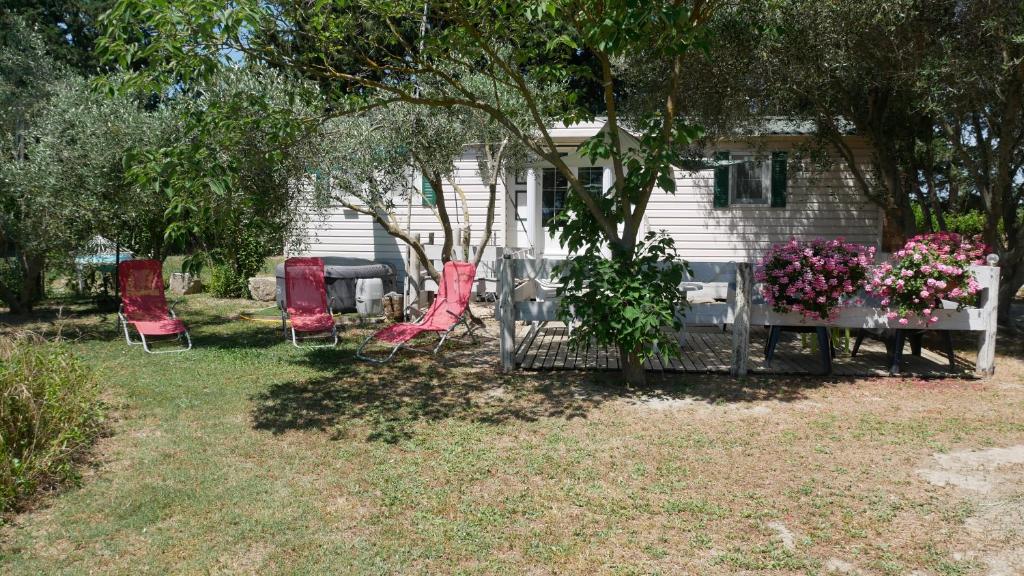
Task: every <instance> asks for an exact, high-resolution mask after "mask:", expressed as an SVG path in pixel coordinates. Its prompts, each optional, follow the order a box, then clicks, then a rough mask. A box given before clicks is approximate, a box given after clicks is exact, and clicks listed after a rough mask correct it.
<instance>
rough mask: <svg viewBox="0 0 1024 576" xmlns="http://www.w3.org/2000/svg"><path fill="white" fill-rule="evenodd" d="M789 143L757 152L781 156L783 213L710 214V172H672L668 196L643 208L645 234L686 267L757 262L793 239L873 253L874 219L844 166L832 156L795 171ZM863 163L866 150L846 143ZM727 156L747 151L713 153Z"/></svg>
mask: <svg viewBox="0 0 1024 576" xmlns="http://www.w3.org/2000/svg"><path fill="white" fill-rule="evenodd" d="M801 141H802V140H801V139H800V138H795V137H776V138H769V139H765V140H764V141H763V142H761V144H760V151H761V152H762V153H765V154H769V153H770V152H773V151H789V152H790V156H789V160H790V162H789V169H788V186H787V194H786V207H785V208H770V207H767V206H743V205H730V206H729V207H727V208H715V207H714V205H713V195H714V171H713V170H705V171H701V172H698V173H696V174H694V173H690V172H682V171H680V172H678V173H677V178H676V186H677V190H676V193H675V195H672V194H668V193H666V192H662V191H655V193H654V196H653V197H652V198H651V202H650V204H649V206H648V209H647V218H646V220H647V226H648V228H649V229H650V230H665V231H667V232H668V233H669V234H671V235H672V237H673V238H674V239H675V241H676V247H677V248H678V250H679V252H680V255H681V256H682V257H683V258H685V259H687V260H691V261H695V262H700V261H705V262H707V261H730V260H749V261H753V260H755V259H757V258H760V257H761V255H762V254H764V252H765V250H766V249H767V248H768V247H769V246H771V245H772V244H773V243H777V242H785V241H787V240H789V239H790V238H791V237H796V238H797V239H801V240H810V239H813V238H819V237H821V238H828V239H832V238H837V237H843V238H845V239H846V240H847V241H849V242H857V243H860V244H865V245H869V246H878V243H879V240H880V237H881V230H882V212H881V209H880V208H878V207H877V206H876V205H875V204H872V203H871V202H869V201H868V200H867V199H866V198H864V197H863V196H862V195H861V194H860V192H859V191H858V189H857V188H856V187H855V185H854V182H853V179H852V176H851V175H850V174H849V172H848V170H846V169H845V163H844V162H843V160H842V159H840V158H839V157H838V156H836V157H835V158H834V159H833V161H832V162H831V166H830V167H829V169H828V170H824V171H822V170H817V171H815V170H813V169H812V166H811V163H810V161H804V162H803V165H804V166H803V169H801V168H800V166H799V163H798V162H797V161H796V156H797V154H796V151H795V150H794V149H793V148H794V146H795V145H798V144H799V143H800V142H801ZM851 144H852V146H853V147H854V150H855V152H856V154H857V155H858V158H863V163H864V164H866V163H867V161H868V159H869V157H868V149H867V147H866V146H864V145H863V143H862V142H859V141H854V140H851ZM720 149H721V150H728V151H730V152H731V153H733V154H736V153H743V152H745V151H752V148H751V146H750V145H749V144H744V143H735V144H724V145H722V146H720Z"/></svg>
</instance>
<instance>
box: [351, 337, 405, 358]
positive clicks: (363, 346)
mask: <svg viewBox="0 0 1024 576" xmlns="http://www.w3.org/2000/svg"><path fill="white" fill-rule="evenodd" d="M374 336H376V334H370V335H369V336H367V337H366V339H365V340H363V343H362V344H360V345H359V349H357V350H356V358H359V359H360V360H365V361H367V362H371V363H373V364H385V363H387V362H390V361H391V359H392V358H394V357H395V354H397V353H398V351H399V350H400V349H401V348H402V347H403V346H405V342H401V343H398V344H395V346H394V348H392V349H391V353H390V354H388V355H387V356H386V357H384V358H374V357H372V356H367V355H366V354H363V350H365V349H366V346H367V345H369V343H370V341H371V340H373V337H374Z"/></svg>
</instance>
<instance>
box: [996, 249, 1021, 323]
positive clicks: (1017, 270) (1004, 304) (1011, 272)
mask: <svg viewBox="0 0 1024 576" xmlns="http://www.w3.org/2000/svg"><path fill="white" fill-rule="evenodd" d="M999 272H1000V274H999V275H1000V278H999V310H998V313H997V314H998V317H999V323H1000V324H1002V325H1003V326H1013V324H1011V322H1010V306H1011V305H1012V304H1013V299H1014V297H1015V296H1016V295H1017V292H1018V291H1020V289H1021V286H1024V262H1008V263H1006V264H1005V265H1004V264H1002V263H1000V270H999Z"/></svg>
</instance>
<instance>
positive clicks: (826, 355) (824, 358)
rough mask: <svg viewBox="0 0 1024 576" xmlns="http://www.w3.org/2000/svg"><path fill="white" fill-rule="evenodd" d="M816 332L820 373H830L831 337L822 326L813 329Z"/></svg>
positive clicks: (826, 374)
mask: <svg viewBox="0 0 1024 576" xmlns="http://www.w3.org/2000/svg"><path fill="white" fill-rule="evenodd" d="M815 332H817V334H818V355H819V356H821V370H822V375H824V376H828V375H829V374H832V337H831V335H830V334H829V330H828V328H825V327H824V326H821V327H819V328H818V329H817V330H815Z"/></svg>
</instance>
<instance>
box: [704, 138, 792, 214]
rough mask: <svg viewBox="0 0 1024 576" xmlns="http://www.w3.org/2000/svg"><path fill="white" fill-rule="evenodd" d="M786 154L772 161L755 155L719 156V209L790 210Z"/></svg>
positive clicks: (776, 155) (716, 199)
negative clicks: (768, 207) (735, 206)
mask: <svg viewBox="0 0 1024 576" xmlns="http://www.w3.org/2000/svg"><path fill="white" fill-rule="evenodd" d="M787 159H788V154H787V153H786V152H772V153H771V156H770V160H769V159H767V158H764V157H762V156H758V155H754V154H739V155H732V154H730V153H729V152H718V153H716V154H715V161H716V162H715V188H714V206H715V208H725V207H727V206H732V205H741V206H770V207H772V208H785V207H786V187H787V177H788V175H787Z"/></svg>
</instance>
